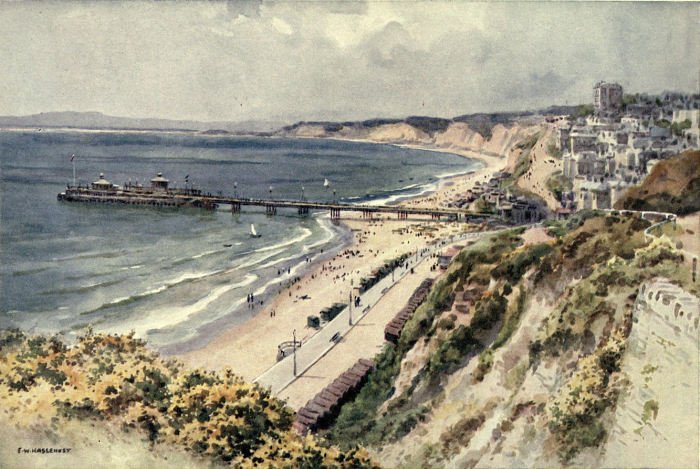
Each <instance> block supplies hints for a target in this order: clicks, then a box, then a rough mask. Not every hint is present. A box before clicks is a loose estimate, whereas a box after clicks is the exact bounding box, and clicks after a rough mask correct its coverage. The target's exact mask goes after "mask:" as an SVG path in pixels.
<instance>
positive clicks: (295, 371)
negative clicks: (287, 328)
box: [292, 329, 297, 376]
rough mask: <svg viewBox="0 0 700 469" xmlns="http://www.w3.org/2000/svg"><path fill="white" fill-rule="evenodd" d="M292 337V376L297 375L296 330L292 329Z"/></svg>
mask: <svg viewBox="0 0 700 469" xmlns="http://www.w3.org/2000/svg"><path fill="white" fill-rule="evenodd" d="M292 337H293V338H294V340H293V341H292V347H293V349H292V350H293V352H292V354H293V355H294V376H296V375H297V330H296V329H294V330H293V331H292Z"/></svg>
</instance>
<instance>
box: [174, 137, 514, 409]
mask: <svg viewBox="0 0 700 469" xmlns="http://www.w3.org/2000/svg"><path fill="white" fill-rule="evenodd" d="M425 149H428V150H436V149H433V148H425ZM437 150H439V149H437ZM443 151H451V150H447V149H444V150H443ZM455 153H457V152H455ZM461 154H462V156H466V157H469V158H477V159H479V160H481V161H482V162H483V164H484V167H483V168H480V169H478V170H477V171H475V172H473V173H469V174H466V175H461V176H456V177H453V178H450V179H448V180H446V181H445V182H444V183H443V184H442V185H441V187H439V188H438V189H437V190H436V192H434V193H432V194H428V195H425V196H422V197H418V198H416V199H413V200H408V201H403V202H401V204H403V205H406V206H409V207H425V206H431V207H436V206H443V207H444V206H446V204H447V203H448V202H449V200H450V199H451V198H452V197H453V196H454V194H455V193H459V192H463V191H466V190H468V189H469V188H471V187H472V186H473V184H474V183H475V182H476V181H483V180H488V179H489V178H490V177H491V175H492V174H493V173H494V172H495V171H498V170H500V169H502V167H503V165H504V164H505V162H506V160H505V158H496V157H488V156H485V155H479V154H475V153H472V152H462V153H461ZM357 216H358V217H359V214H358V215H357ZM340 223H342V224H344V225H345V226H347V227H348V228H349V229H350V230H351V231H352V234H353V236H352V239H351V241H350V245H349V246H347V247H346V248H345V249H344V250H342V251H341V252H339V253H338V254H337V255H335V256H334V257H333V258H332V259H328V260H325V261H323V263H321V264H318V265H315V266H311V268H310V269H309V270H308V271H307V273H306V274H305V275H304V276H303V277H301V278H299V279H298V280H297V281H296V282H294V283H293V284H292V285H291V286H290V287H288V288H285V289H283V290H282V291H280V292H278V293H277V294H276V295H275V296H274V298H272V300H268V301H267V302H265V304H264V305H255V306H254V307H256V308H259V312H258V314H257V315H255V316H254V317H253V318H252V319H250V320H248V321H247V322H245V323H243V324H241V325H238V326H235V327H232V328H229V329H228V330H225V331H224V332H223V333H222V334H221V335H219V336H218V337H217V338H215V339H214V340H213V341H212V342H210V343H209V344H208V345H206V346H205V347H203V348H200V349H198V350H194V351H191V352H188V353H186V354H183V355H180V356H178V358H179V359H181V360H182V361H184V362H185V363H186V364H187V365H189V366H192V367H197V368H203V369H206V370H217V371H218V370H222V369H224V368H227V367H229V368H231V369H232V370H233V372H234V373H236V374H238V375H241V376H242V377H243V378H245V379H247V380H253V379H255V378H256V377H258V376H259V375H260V374H262V373H263V372H264V371H265V370H267V369H268V368H270V367H272V366H273V365H275V363H276V362H277V346H278V345H279V344H280V343H282V342H284V341H291V340H292V338H293V331H296V339H297V340H301V342H302V343H303V342H304V341H305V340H307V339H308V338H309V337H311V336H312V335H313V334H314V333H315V332H316V330H315V329H313V328H311V327H308V326H307V317H308V316H310V315H318V314H319V312H320V311H321V310H322V309H323V308H326V307H328V306H331V305H333V304H334V303H338V302H342V303H347V302H348V299H349V296H350V293H351V291H352V290H353V288H354V287H357V286H358V285H359V282H360V279H361V278H363V277H368V276H369V275H370V274H371V273H372V271H373V270H375V269H377V268H379V267H381V266H382V265H383V264H384V261H387V260H390V259H394V258H396V257H398V256H400V255H402V254H409V255H410V254H412V253H415V252H416V250H420V249H422V248H425V247H426V246H428V245H430V244H431V243H435V242H436V240H439V239H441V238H443V237H446V236H450V235H455V234H458V233H460V232H462V230H465V229H467V228H469V225H466V224H464V223H458V224H455V223H451V222H440V221H435V220H430V219H418V218H416V219H409V220H398V219H396V218H395V216H394V215H384V216H381V217H379V216H375V218H374V219H373V220H367V219H361V218H344V219H343V220H342V221H341V222H340ZM471 228H472V229H474V227H473V226H471ZM432 265H433V262H432V261H431V260H430V259H427V260H426V261H424V262H423V263H422V264H421V265H420V266H419V267H418V269H417V270H416V273H415V274H414V275H407V276H406V277H405V278H404V279H402V281H401V282H398V283H397V285H395V286H394V287H393V288H391V289H390V291H389V292H388V293H387V294H386V295H385V297H384V298H382V300H380V302H379V304H377V305H376V306H375V307H374V308H373V309H372V311H370V312H369V313H368V314H367V317H366V318H365V320H363V321H361V322H360V323H359V325H358V326H357V327H355V328H353V330H352V331H351V333H350V334H348V335H347V336H346V337H345V338H344V340H343V341H342V342H341V343H340V344H339V345H337V346H336V347H335V348H334V349H333V352H334V353H333V354H332V355H333V356H336V355H338V353H336V352H335V351H336V349H337V350H338V351H339V354H340V355H342V356H343V360H336V359H330V358H327V357H329V355H330V354H327V355H326V357H324V358H323V359H321V360H320V361H319V362H317V363H316V364H315V365H314V366H313V367H311V368H310V369H309V370H308V371H307V373H306V374H305V375H304V376H302V377H301V379H298V380H297V381H296V382H295V383H294V384H293V385H292V386H289V388H288V389H287V390H286V394H284V393H283V395H284V396H285V397H287V398H289V399H290V404H293V406H294V407H295V408H298V406H301V405H303V404H304V403H305V402H306V399H308V398H310V397H312V395H313V394H315V392H317V391H319V390H320V389H322V387H323V386H325V384H323V385H321V384H322V383H323V382H325V380H320V379H316V380H313V379H309V376H312V375H314V374H317V373H316V371H317V370H318V369H324V370H327V371H326V374H327V375H328V376H330V375H332V374H333V373H335V371H338V373H340V372H342V371H344V370H345V369H346V368H347V367H348V366H351V365H352V363H354V361H356V360H357V358H359V357H371V356H373V355H374V354H375V353H376V352H377V351H379V350H380V349H381V346H382V344H383V331H384V326H385V324H386V322H388V320H389V319H391V317H393V315H394V314H396V312H398V310H399V309H400V308H402V307H403V306H404V304H405V301H407V299H408V297H409V296H410V295H411V293H412V292H413V290H414V289H415V286H416V285H417V284H418V283H420V282H421V281H422V280H423V279H424V278H426V276H435V275H438V274H439V272H440V271H439V270H437V269H436V270H431V266H432ZM416 282H417V283H416ZM414 284H415V285H414ZM253 303H255V300H253ZM374 310H378V311H380V313H378V314H375V311H374ZM344 349H347V353H343V350H344ZM331 362H333V363H331ZM346 362H347V363H346ZM351 362H352V363H351ZM309 382H311V384H309ZM326 384H327V383H326ZM319 386H321V387H319ZM314 390H315V391H314ZM308 393H312V394H311V395H308ZM307 395H308V397H306V396H307ZM302 401H303V402H302Z"/></svg>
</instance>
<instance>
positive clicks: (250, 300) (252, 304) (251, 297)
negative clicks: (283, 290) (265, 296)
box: [248, 293, 263, 309]
mask: <svg viewBox="0 0 700 469" xmlns="http://www.w3.org/2000/svg"><path fill="white" fill-rule="evenodd" d="M262 304H263V300H260V306H262ZM255 305H256V302H255V295H254V294H253V293H248V307H249V308H250V309H253V308H254V307H255Z"/></svg>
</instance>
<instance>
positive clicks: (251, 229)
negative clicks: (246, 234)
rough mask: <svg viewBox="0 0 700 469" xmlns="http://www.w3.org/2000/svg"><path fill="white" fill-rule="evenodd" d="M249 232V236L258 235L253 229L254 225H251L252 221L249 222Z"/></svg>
mask: <svg viewBox="0 0 700 469" xmlns="http://www.w3.org/2000/svg"><path fill="white" fill-rule="evenodd" d="M250 234H251V236H257V235H258V233H257V232H256V231H255V225H253V224H252V223H251V224H250Z"/></svg>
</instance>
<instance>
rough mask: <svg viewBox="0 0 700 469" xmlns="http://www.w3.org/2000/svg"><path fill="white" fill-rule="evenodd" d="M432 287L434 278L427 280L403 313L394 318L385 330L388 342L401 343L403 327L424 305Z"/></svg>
mask: <svg viewBox="0 0 700 469" xmlns="http://www.w3.org/2000/svg"><path fill="white" fill-rule="evenodd" d="M432 286H433V279H432V278H426V279H425V280H423V281H422V282H421V284H420V285H419V286H418V288H416V290H415V291H414V292H413V294H412V295H411V297H410V298H409V300H408V304H407V305H406V306H404V307H403V308H402V309H401V311H399V312H398V313H397V314H396V316H394V319H392V320H391V321H390V322H389V324H387V325H386V327H385V328H384V338H385V339H386V340H388V341H389V342H393V343H397V342H398V341H399V337H400V336H401V331H402V330H403V327H404V326H405V325H406V323H407V322H408V320H409V319H411V317H413V313H415V312H416V309H418V307H419V306H420V305H421V303H423V301H424V300H425V297H426V296H427V295H428V292H430V287H432Z"/></svg>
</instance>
